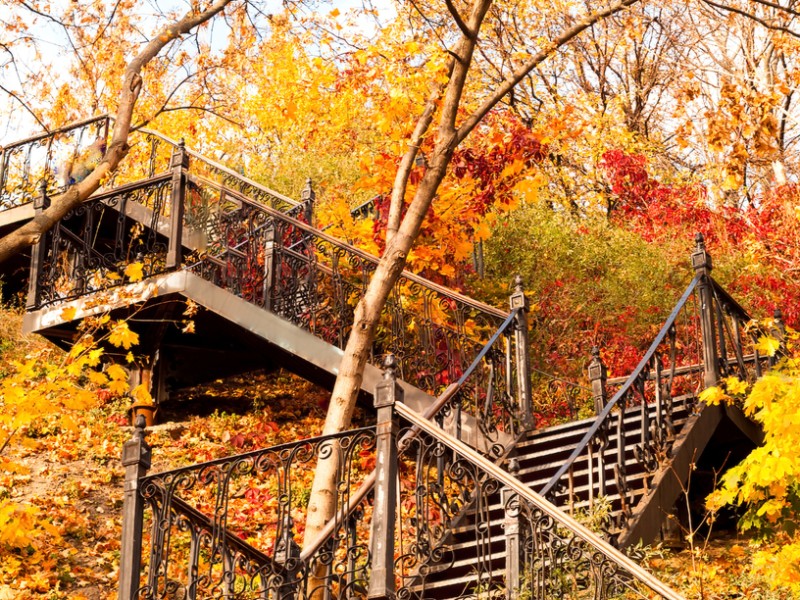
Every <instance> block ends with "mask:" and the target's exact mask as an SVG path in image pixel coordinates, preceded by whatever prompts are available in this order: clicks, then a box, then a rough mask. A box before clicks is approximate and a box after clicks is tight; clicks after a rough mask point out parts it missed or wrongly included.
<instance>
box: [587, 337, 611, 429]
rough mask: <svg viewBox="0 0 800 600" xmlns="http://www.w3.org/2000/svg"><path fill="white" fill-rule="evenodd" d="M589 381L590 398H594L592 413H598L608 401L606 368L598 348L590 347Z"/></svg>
mask: <svg viewBox="0 0 800 600" xmlns="http://www.w3.org/2000/svg"><path fill="white" fill-rule="evenodd" d="M589 381H590V382H591V383H592V398H593V399H594V414H596V415H599V414H600V413H601V412H602V411H603V409H604V408H605V407H606V402H608V392H607V391H606V381H608V369H606V366H605V365H604V364H603V360H602V359H601V358H600V348H598V347H597V346H595V347H593V348H592V361H591V362H590V363H589Z"/></svg>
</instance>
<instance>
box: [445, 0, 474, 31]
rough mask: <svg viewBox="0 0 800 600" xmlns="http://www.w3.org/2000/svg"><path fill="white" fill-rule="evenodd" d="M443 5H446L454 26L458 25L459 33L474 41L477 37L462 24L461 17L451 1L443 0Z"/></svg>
mask: <svg viewBox="0 0 800 600" xmlns="http://www.w3.org/2000/svg"><path fill="white" fill-rule="evenodd" d="M444 3H445V4H446V5H447V10H448V11H450V16H451V17H453V21H455V22H456V25H458V28H459V29H460V30H461V33H462V34H464V37H465V38H468V39H470V40H472V41H476V38H477V35H476V34H475V33H474V32H473V31H471V30H470V28H469V27H467V24H466V23H464V20H463V19H462V18H461V15H460V14H458V9H457V8H456V7H455V5H454V4H453V0H444Z"/></svg>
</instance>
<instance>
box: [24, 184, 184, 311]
mask: <svg viewBox="0 0 800 600" xmlns="http://www.w3.org/2000/svg"><path fill="white" fill-rule="evenodd" d="M171 191H172V185H171V182H170V179H169V178H168V177H162V178H161V179H155V180H151V181H149V182H146V183H145V184H144V185H141V186H138V187H137V186H128V187H125V188H121V189H118V190H115V191H114V192H113V193H108V194H104V195H101V196H98V197H96V198H93V199H92V200H90V201H89V202H86V203H84V204H82V205H80V206H78V207H77V208H74V209H73V210H71V211H70V212H68V213H67V214H66V215H65V216H64V218H63V219H61V220H60V221H59V223H58V225H57V226H55V227H54V228H53V229H51V230H50V231H48V232H47V234H46V235H45V236H44V239H43V241H42V242H41V244H42V246H41V248H42V251H43V260H42V265H41V268H40V269H39V272H38V275H37V276H36V283H37V285H36V302H35V306H33V307H35V308H41V307H43V306H47V305H49V304H52V303H53V302H57V301H60V300H69V299H73V298H77V297H80V296H85V295H87V294H93V293H95V292H99V291H101V290H106V289H110V288H112V287H114V286H117V285H120V284H123V283H126V279H125V277H124V270H125V267H126V265H128V264H129V263H131V262H138V263H140V264H141V265H142V273H143V276H144V277H151V276H153V275H157V274H159V273H162V272H164V271H165V270H166V262H165V261H166V254H167V245H168V240H167V238H166V235H165V234H166V232H167V231H168V227H167V223H168V219H169V214H170V197H171V196H170V194H171ZM134 217H135V218H134Z"/></svg>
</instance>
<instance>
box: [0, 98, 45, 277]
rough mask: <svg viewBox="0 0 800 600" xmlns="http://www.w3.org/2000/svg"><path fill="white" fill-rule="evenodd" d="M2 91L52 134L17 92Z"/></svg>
mask: <svg viewBox="0 0 800 600" xmlns="http://www.w3.org/2000/svg"><path fill="white" fill-rule="evenodd" d="M0 90H2V91H4V92H5V93H6V94H8V95H9V96H11V97H12V98H14V100H16V101H17V102H19V103H20V105H21V106H22V108H24V109H25V110H26V111H28V113H29V114H30V115H31V116H32V117H33V118H34V119H36V122H37V123H38V124H39V125H41V126H42V129H44V130H45V133H50V129H49V128H48V127H47V125H45V124H44V122H42V120H41V119H40V118H39V116H38V115H37V114H36V112H35V111H34V110H33V109H32V108H31V107H30V106H28V103H27V102H25V101H24V100H23V99H22V98H20V97H19V96H18V95H17V94H16V93H15V92H13V91H11V90H9V89H8V88H6V87H4V86H3V85H0ZM0 262H2V261H0Z"/></svg>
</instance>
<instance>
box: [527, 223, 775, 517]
mask: <svg viewBox="0 0 800 600" xmlns="http://www.w3.org/2000/svg"><path fill="white" fill-rule="evenodd" d="M692 263H693V266H694V268H695V271H696V275H695V277H694V279H693V280H692V281H691V283H690V284H689V286H688V287H687V288H686V290H685V291H684V293H683V295H682V296H681V298H680V300H679V301H678V303H677V305H676V306H675V307H674V308H673V310H672V312H671V314H670V315H669V317H668V318H667V320H666V322H665V323H664V325H663V326H662V328H661V330H660V331H659V333H658V335H657V336H656V338H655V339H654V340H653V342H652V343H651V345H650V347H649V348H648V350H647V352H646V353H645V355H644V356H643V357H642V359H641V360H640V361H639V364H638V365H637V367H636V369H635V370H634V371H633V373H631V374H630V375H629V376H627V377H624V378H618V379H614V380H607V375H606V369H605V366H604V365H603V364H602V362H601V361H600V358H599V353H598V352H597V351H596V350H595V356H594V359H593V361H592V363H591V365H590V367H589V375H590V379H591V380H592V387H593V392H594V400H595V408H596V410H597V413H598V415H597V418H596V419H595V421H594V424H593V425H592V426H591V427H590V428H589V430H588V431H587V432H586V434H585V435H584V436H583V438H582V439H581V441H580V442H579V443H578V445H577V446H576V447H575V449H574V450H573V452H572V453H571V455H570V457H569V458H568V460H567V461H566V462H565V463H564V464H563V465H562V466H561V467H560V468H559V469H558V471H557V472H556V473H555V474H554V475H553V476H552V477H551V479H550V480H549V482H548V483H547V484H546V485H545V486H544V487H543V488H542V489H541V490H540V492H539V493H540V494H542V495H546V496H548V497H550V498H552V499H554V500H556V502H557V503H559V504H566V505H569V506H570V507H572V508H575V507H581V506H583V507H589V508H591V507H592V506H593V503H594V501H595V500H596V499H597V498H600V497H607V498H609V499H611V500H612V501H613V502H612V506H613V508H614V511H615V512H614V514H615V520H616V522H615V523H613V524H612V529H616V530H617V531H619V530H620V529H621V528H623V527H624V526H625V524H626V523H627V520H628V519H629V518H630V517H631V514H632V511H633V508H634V505H635V503H636V502H637V500H638V499H639V498H640V497H641V495H642V494H643V493H644V492H645V491H646V489H648V486H649V484H650V481H651V479H652V477H653V475H654V474H655V473H656V472H657V471H658V470H659V469H660V468H661V467H662V466H663V465H664V464H665V463H666V461H667V459H668V458H669V455H670V451H671V449H672V445H673V442H674V440H675V433H676V425H675V421H674V418H673V417H674V414H675V413H676V411H678V410H682V411H684V413H685V412H686V411H689V412H691V411H693V410H696V409H697V407H696V406H695V403H696V399H697V395H698V394H699V392H700V391H702V390H703V389H704V388H706V387H708V386H711V385H716V384H717V382H718V381H719V380H720V379H721V378H723V377H727V376H730V375H736V376H738V377H740V378H742V379H745V380H753V379H754V378H756V377H758V376H759V375H760V373H761V369H762V366H763V363H764V358H763V357H760V356H759V355H758V352H757V350H756V349H755V346H754V345H753V342H754V341H755V339H756V338H757V337H758V331H757V329H756V328H755V325H754V323H753V322H752V320H751V318H750V316H749V315H748V314H747V312H746V311H745V310H744V309H743V308H742V307H741V306H740V305H739V304H738V303H736V302H735V301H734V300H733V299H732V298H731V297H730V295H729V294H727V292H725V291H724V290H723V288H722V287H721V286H720V285H719V284H717V283H716V282H715V281H714V280H713V279H712V278H711V275H710V271H711V259H710V257H709V256H708V254H707V252H706V250H705V244H704V242H703V238H702V236H701V235H698V238H697V248H696V250H695V252H694V254H693V255H692ZM615 390H616V391H615ZM609 396H611V399H610V400H608V398H609ZM684 418H685V417H684Z"/></svg>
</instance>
